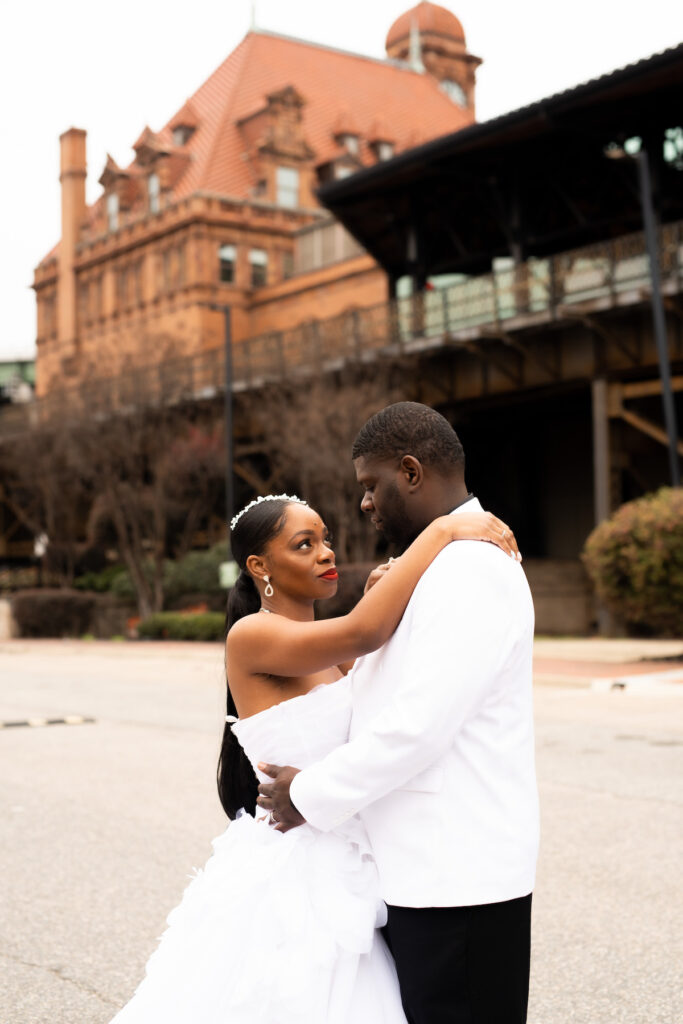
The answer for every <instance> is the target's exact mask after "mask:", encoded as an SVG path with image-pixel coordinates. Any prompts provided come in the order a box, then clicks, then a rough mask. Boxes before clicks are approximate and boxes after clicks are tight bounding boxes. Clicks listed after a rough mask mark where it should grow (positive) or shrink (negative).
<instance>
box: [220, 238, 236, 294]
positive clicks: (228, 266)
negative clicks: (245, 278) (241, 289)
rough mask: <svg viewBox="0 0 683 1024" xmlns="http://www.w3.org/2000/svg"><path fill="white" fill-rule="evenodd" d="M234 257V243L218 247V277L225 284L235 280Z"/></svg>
mask: <svg viewBox="0 0 683 1024" xmlns="http://www.w3.org/2000/svg"><path fill="white" fill-rule="evenodd" d="M236 259H237V250H236V249H235V246H234V245H221V246H219V247H218V277H219V280H221V281H223V282H224V283H225V284H231V283H232V282H233V281H234V280H235V261H236Z"/></svg>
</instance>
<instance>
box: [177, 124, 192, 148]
mask: <svg viewBox="0 0 683 1024" xmlns="http://www.w3.org/2000/svg"><path fill="white" fill-rule="evenodd" d="M193 131H194V129H193V128H190V127H189V125H186V124H182V125H178V127H177V128H174V129H173V145H174V146H184V145H185V143H186V142H187V141H188V139H189V138H190V136H191V135H192V132H193Z"/></svg>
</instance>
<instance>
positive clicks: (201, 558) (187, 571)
mask: <svg viewBox="0 0 683 1024" xmlns="http://www.w3.org/2000/svg"><path fill="white" fill-rule="evenodd" d="M229 557H230V554H229V550H228V545H227V543H222V544H214V546H213V547H211V548H209V549H208V550H207V551H190V552H188V554H187V555H185V557H184V558H181V559H180V561H178V562H168V563H167V564H166V568H165V571H164V594H165V595H166V599H167V600H169V601H172V600H174V599H175V598H178V597H183V596H184V595H185V594H217V593H223V591H222V590H221V586H220V581H219V578H218V567H219V565H220V564H221V562H225V561H227V560H228V559H229Z"/></svg>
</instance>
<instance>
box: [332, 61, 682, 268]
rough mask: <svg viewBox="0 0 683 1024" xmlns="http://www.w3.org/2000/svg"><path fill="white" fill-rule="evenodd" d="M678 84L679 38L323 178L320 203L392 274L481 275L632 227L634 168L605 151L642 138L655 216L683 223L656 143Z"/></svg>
mask: <svg viewBox="0 0 683 1024" xmlns="http://www.w3.org/2000/svg"><path fill="white" fill-rule="evenodd" d="M682 90H683V43H681V44H680V45H678V46H676V47H672V48H670V49H668V50H664V51H663V52H662V53H658V54H655V55H654V56H652V57H649V58H647V59H645V60H641V61H638V62H637V63H635V64H630V65H628V66H627V67H624V68H620V69H618V70H617V71H613V72H611V73H609V74H606V75H602V76H600V77H599V78H596V79H592V80H591V81H588V82H585V83H582V84H581V85H577V86H575V87H574V88H571V89H566V90H564V91H563V92H560V93H556V94H555V95H553V96H549V97H547V98H545V99H542V100H538V101H536V102H534V103H531V104H529V105H528V106H525V107H521V108H520V109H518V110H514V111H511V112H509V113H507V114H503V115H501V116H499V117H496V118H493V119H491V120H490V121H485V122H482V123H481V124H475V125H472V126H471V127H469V128H465V129H462V130H460V131H458V132H455V133H452V134H449V135H445V136H442V137H440V138H437V139H434V140H432V141H431V142H428V143H425V144H424V145H422V146H418V147H416V148H415V149H411V150H407V151H406V152H404V153H400V154H399V155H398V156H396V157H394V158H393V159H391V160H388V161H386V162H384V163H381V164H376V165H375V166H373V167H370V168H367V169H364V170H362V171H359V172H358V173H356V174H354V175H351V176H350V177H348V178H345V179H342V180H341V181H338V182H333V183H331V184H328V185H325V186H323V187H322V188H321V189H320V191H319V196H320V200H321V202H322V203H323V204H324V205H325V206H327V207H328V208H329V209H330V210H331V211H332V212H333V213H334V215H335V216H336V217H337V218H338V219H339V220H341V221H342V222H343V223H344V224H345V225H346V227H347V228H348V229H349V230H350V231H351V233H352V234H354V235H355V236H356V238H357V239H358V240H359V241H360V242H361V244H362V245H363V246H364V247H365V248H366V249H368V251H369V252H370V253H371V254H372V255H373V256H375V258H376V259H377V260H378V261H379V262H380V263H381V264H382V265H383V266H384V267H385V269H386V270H387V271H388V272H389V273H390V274H393V275H394V276H398V275H400V274H402V273H406V272H407V271H408V270H409V269H410V267H409V265H410V264H413V265H414V264H416V263H418V264H419V265H420V272H422V273H423V274H430V273H439V272H446V271H465V272H479V271H480V270H482V269H486V268H487V267H488V265H489V264H490V260H491V258H492V257H493V256H496V255H507V254H509V253H510V252H513V251H514V252H515V253H516V254H517V255H522V256H527V255H547V254H548V253H550V252H557V251H562V250H563V249H569V248H573V247H574V246H576V245H585V244H587V243H589V242H591V241H593V240H597V239H604V238H606V237H611V236H613V235H618V234H624V233H627V232H629V231H633V230H637V229H638V228H639V227H640V207H639V202H638V193H637V188H636V185H635V177H634V171H633V168H631V167H630V166H629V163H628V161H620V162H617V161H609V160H607V159H605V157H604V147H605V146H606V145H607V144H608V143H610V142H612V141H623V140H624V139H626V138H629V137H631V136H634V135H639V136H641V137H642V138H643V140H644V143H645V145H646V146H647V148H648V151H649V152H650V155H651V160H652V163H653V176H654V181H655V193H656V195H655V199H656V203H657V206H658V209H659V213H660V216H661V217H662V219H663V220H673V219H679V218H681V217H682V216H683V175H681V174H680V173H679V172H677V171H676V170H674V169H673V167H671V166H670V165H668V164H666V163H665V162H664V160H663V158H662V146H663V134H664V131H665V129H668V128H674V127H677V126H679V127H680V126H682V125H683V108H682V106H681V95H682ZM411 233H412V234H413V241H411V242H409V237H410V235H411ZM416 247H417V257H415V250H416ZM413 269H415V268H414V266H413Z"/></svg>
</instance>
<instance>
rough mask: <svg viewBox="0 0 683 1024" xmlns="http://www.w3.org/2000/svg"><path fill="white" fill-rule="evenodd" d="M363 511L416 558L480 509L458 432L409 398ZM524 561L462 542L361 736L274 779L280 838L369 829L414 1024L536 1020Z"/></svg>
mask: <svg viewBox="0 0 683 1024" xmlns="http://www.w3.org/2000/svg"><path fill="white" fill-rule="evenodd" d="M353 460H354V466H355V470H356V476H357V478H358V482H359V483H360V485H361V487H362V488H363V499H362V502H361V508H362V510H363V512H365V513H366V515H368V516H369V517H370V518H371V520H372V521H373V522H374V523H375V526H376V527H377V529H379V530H381V531H382V532H383V533H384V534H385V535H386V537H387V538H388V539H389V540H392V541H394V542H396V543H398V544H399V545H401V546H402V547H405V546H406V545H407V544H408V543H409V542H410V541H411V540H412V539H413V538H414V537H415V536H416V535H417V534H418V533H419V532H420V531H421V530H422V529H424V527H425V526H426V525H427V524H428V523H429V522H431V520H432V519H435V518H436V517H437V516H440V515H443V514H445V513H448V512H452V513H453V514H455V515H457V514H458V512H459V511H460V510H461V509H465V508H466V509H468V510H473V509H474V508H478V507H479V504H478V502H477V499H476V498H474V497H473V496H472V495H470V494H468V492H467V488H466V486H465V476H464V468H465V458H464V453H463V449H462V446H461V444H460V442H459V440H458V437H457V435H456V434H455V432H454V431H453V429H452V427H451V426H450V424H449V423H448V422H447V420H445V419H444V418H443V417H442V416H440V415H439V414H438V413H436V412H435V411H434V410H433V409H430V408H429V407H428V406H424V405H419V404H417V403H414V402H399V403H397V404H396V405H390V406H388V407H387V408H386V409H383V410H382V411H381V412H379V413H377V414H376V415H375V416H373V417H372V418H371V419H370V420H368V422H367V423H366V424H365V426H364V427H363V428H362V429H361V431H360V433H359V434H358V437H357V438H356V441H355V443H354V446H353ZM533 628H534V616H533V606H532V601H531V595H530V592H529V587H528V584H527V582H526V578H525V576H524V573H523V571H522V569H521V567H520V565H519V564H518V563H517V562H515V561H513V560H511V559H509V558H506V557H505V556H504V554H503V553H502V552H501V551H500V550H499V549H498V548H496V547H495V546H493V545H491V544H484V543H481V542H478V541H458V542H457V543H455V544H450V545H449V546H448V547H447V548H446V549H445V550H444V551H442V552H441V554H440V555H439V556H438V557H437V558H436V560H435V561H434V562H433V563H432V565H431V566H430V567H429V568H428V569H427V571H426V573H425V574H424V576H423V577H422V579H421V580H420V582H419V583H418V585H417V587H416V588H415V591H414V593H413V596H412V598H411V600H410V603H409V605H408V607H407V609H406V611H405V614H404V616H403V619H402V620H401V623H400V624H399V626H398V628H397V630H396V632H395V633H394V635H393V636H392V637H391V639H390V640H389V641H388V642H387V643H386V644H385V645H384V647H382V648H381V649H380V650H379V651H376V652H375V653H374V654H370V655H367V656H366V657H364V658H360V659H359V660H358V661H357V662H356V664H355V666H354V669H353V672H352V675H351V683H352V695H353V718H352V723H351V731H350V737H349V742H348V743H347V744H346V745H345V746H343V747H339V748H338V749H337V750H335V751H333V752H332V753H331V754H329V755H328V756H327V757H326V758H325V759H324V760H323V761H321V762H319V763H318V764H315V765H313V766H311V767H310V768H306V769H305V770H304V771H301V772H297V771H296V769H294V768H291V767H286V768H279V767H277V766H274V765H265V766H261V767H262V768H263V769H264V770H265V771H266V772H267V774H269V775H271V776H272V777H273V778H274V779H275V782H274V783H273V784H271V785H262V786H260V787H259V790H260V793H261V796H260V797H259V801H258V802H259V804H260V805H261V806H262V807H265V808H267V809H272V810H273V811H274V816H275V817H276V818H277V820H278V821H279V822H280V825H279V828H280V829H281V830H282V831H287V829H288V828H291V827H294V826H295V825H298V824H301V822H302V821H304V820H306V821H308V822H310V823H311V824H312V825H313V826H315V827H316V828H318V829H321V830H322V831H328V830H330V829H332V828H334V827H335V826H337V825H339V824H341V823H342V822H343V821H345V820H346V819H347V818H349V817H350V816H351V815H354V814H359V815H360V817H361V818H362V820H363V822H364V824H365V826H366V829H367V832H368V835H369V838H370V842H371V844H372V849H373V852H374V855H375V859H376V861H377V867H378V870H379V877H380V888H381V895H382V897H383V898H384V900H385V901H386V903H387V906H388V921H387V926H386V931H385V934H386V937H387V941H388V944H389V946H390V948H391V951H392V953H393V956H394V959H395V961H396V968H397V971H398V977H399V982H400V986H401V997H402V1000H403V1006H404V1009H405V1013H406V1016H407V1018H408V1020H409V1021H410V1022H411V1024H446V1022H448V1024H523V1022H524V1021H526V1012H527V999H528V991H529V944H530V918H531V890H532V888H533V884H534V874H535V866H536V853H537V845H538V807H537V794H536V782H535V772H534V746H533V727H532V692H531V656H532V641H533Z"/></svg>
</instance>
